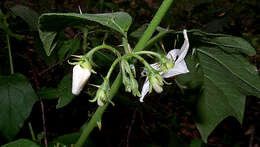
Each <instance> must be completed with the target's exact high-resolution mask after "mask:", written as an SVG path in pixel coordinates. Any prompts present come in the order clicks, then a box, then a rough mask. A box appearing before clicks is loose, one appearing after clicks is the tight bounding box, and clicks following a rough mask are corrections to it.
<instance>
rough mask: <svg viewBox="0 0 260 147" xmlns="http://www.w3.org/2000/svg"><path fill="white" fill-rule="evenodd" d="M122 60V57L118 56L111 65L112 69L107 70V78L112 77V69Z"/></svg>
mask: <svg viewBox="0 0 260 147" xmlns="http://www.w3.org/2000/svg"><path fill="white" fill-rule="evenodd" d="M119 61H120V58H117V59H116V60H115V61H114V62H113V64H112V65H111V67H110V69H109V71H108V72H107V76H106V78H108V79H109V78H110V76H111V74H112V71H113V70H114V68H115V67H116V65H117V63H118V62H119Z"/></svg>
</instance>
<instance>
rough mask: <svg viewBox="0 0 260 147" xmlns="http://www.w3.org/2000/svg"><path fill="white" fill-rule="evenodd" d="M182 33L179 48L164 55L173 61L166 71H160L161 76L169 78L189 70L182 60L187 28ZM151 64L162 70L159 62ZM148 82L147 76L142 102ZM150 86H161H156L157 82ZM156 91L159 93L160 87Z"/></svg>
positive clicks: (184, 52) (185, 51)
mask: <svg viewBox="0 0 260 147" xmlns="http://www.w3.org/2000/svg"><path fill="white" fill-rule="evenodd" d="M183 35H184V43H183V45H182V47H181V49H173V50H171V51H169V52H168V54H167V55H166V58H167V59H169V60H170V61H172V62H173V63H174V67H173V68H170V69H168V71H166V72H165V73H163V72H160V75H161V76H162V77H163V78H170V77H173V76H176V75H179V74H184V73H187V72H189V70H188V68H187V65H186V63H185V60H184V58H185V56H186V55H187V52H188V49H189V39H188V35H187V30H183ZM151 66H152V67H153V68H154V69H155V70H158V71H162V69H161V68H160V64H159V63H154V64H151ZM150 79H151V78H150ZM150 82H151V81H150V80H149V78H148V77H147V78H146V80H145V82H144V85H143V88H142V92H141V97H140V102H143V99H144V97H145V95H146V94H147V93H148V92H149V91H151V90H150ZM152 84H153V83H152ZM155 84H156V83H155ZM151 86H152V87H157V88H158V89H160V88H161V87H160V88H159V87H158V84H157V85H151ZM156 92H158V93H161V92H162V89H161V90H160V91H159V90H157V91H156Z"/></svg>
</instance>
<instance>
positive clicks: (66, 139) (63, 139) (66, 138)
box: [51, 132, 96, 147]
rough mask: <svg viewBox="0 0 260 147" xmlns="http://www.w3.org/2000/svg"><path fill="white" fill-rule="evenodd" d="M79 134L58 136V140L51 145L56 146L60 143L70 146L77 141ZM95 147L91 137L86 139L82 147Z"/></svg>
mask: <svg viewBox="0 0 260 147" xmlns="http://www.w3.org/2000/svg"><path fill="white" fill-rule="evenodd" d="M80 135H81V133H80V132H77V133H71V134H65V135H62V136H59V137H58V138H56V139H54V141H53V142H52V143H51V144H57V143H62V144H64V145H67V146H70V145H71V144H75V143H76V142H77V140H78V139H79V137H80ZM89 146H90V147H95V146H96V144H95V143H94V141H93V139H92V138H91V137H89V138H87V140H86V141H85V143H84V145H83V146H82V147H89Z"/></svg>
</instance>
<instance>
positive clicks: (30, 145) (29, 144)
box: [2, 139, 40, 147]
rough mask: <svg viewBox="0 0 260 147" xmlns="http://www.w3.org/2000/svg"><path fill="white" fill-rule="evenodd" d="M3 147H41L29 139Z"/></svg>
mask: <svg viewBox="0 0 260 147" xmlns="http://www.w3.org/2000/svg"><path fill="white" fill-rule="evenodd" d="M2 147H40V146H39V145H38V144H36V143H35V142H33V141H30V140H28V139H19V140H16V141H13V142H10V143H8V144H5V145H3V146H2Z"/></svg>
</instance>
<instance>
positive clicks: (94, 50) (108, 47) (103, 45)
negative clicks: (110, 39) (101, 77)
mask: <svg viewBox="0 0 260 147" xmlns="http://www.w3.org/2000/svg"><path fill="white" fill-rule="evenodd" d="M101 49H108V50H111V51H112V52H113V53H115V54H116V55H117V56H118V57H119V58H120V57H121V55H120V53H119V52H118V51H117V50H116V49H115V48H113V47H112V46H109V45H106V44H102V45H99V46H97V47H95V48H93V49H92V50H91V51H89V52H88V53H87V56H90V57H92V56H93V54H94V53H95V52H96V51H98V50H101Z"/></svg>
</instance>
